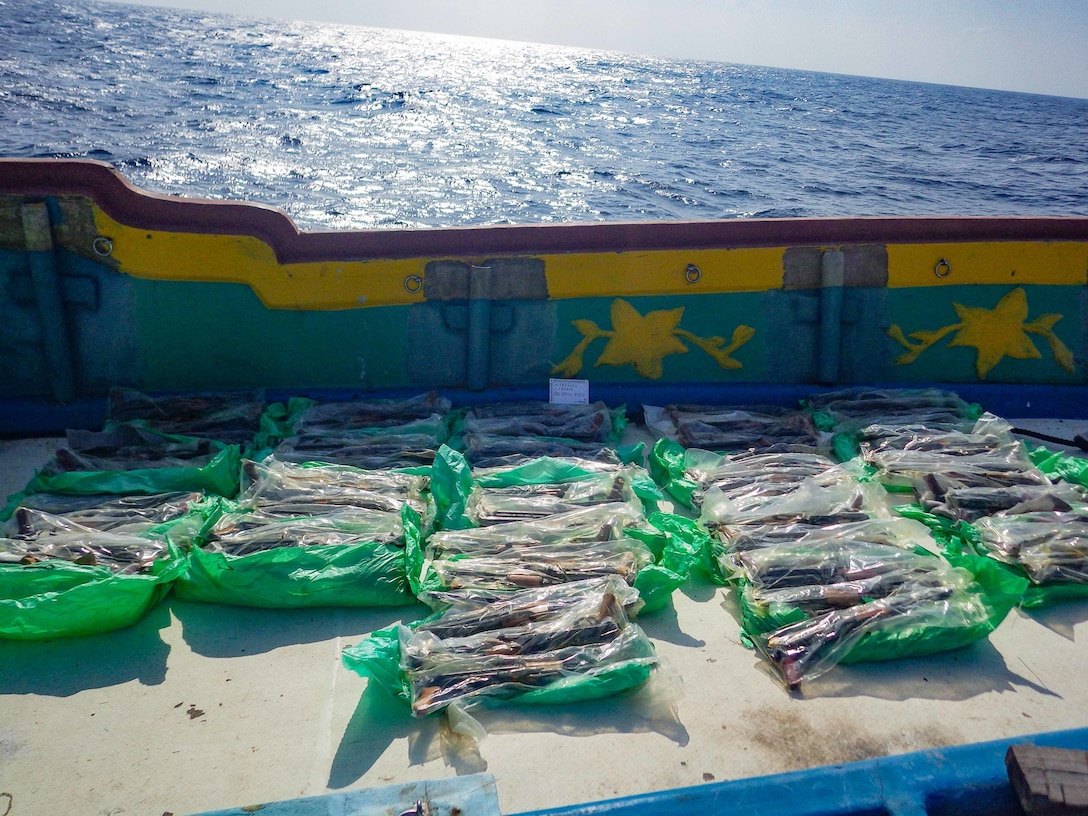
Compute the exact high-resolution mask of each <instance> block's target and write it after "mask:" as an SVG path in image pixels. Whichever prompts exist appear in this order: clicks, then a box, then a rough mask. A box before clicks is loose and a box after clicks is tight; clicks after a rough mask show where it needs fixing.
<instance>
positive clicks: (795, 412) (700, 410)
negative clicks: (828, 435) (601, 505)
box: [643, 405, 822, 453]
mask: <svg viewBox="0 0 1088 816" xmlns="http://www.w3.org/2000/svg"><path fill="white" fill-rule="evenodd" d="M643 410H644V414H645V418H646V427H647V428H648V429H650V430H651V431H653V432H654V433H656V434H657V435H658V436H660V437H665V438H668V439H673V440H675V441H676V442H678V443H679V444H680V446H681V447H684V448H698V449H700V450H708V451H713V452H716V453H736V452H739V451H745V450H759V451H763V452H768V453H777V452H803V451H810V452H818V451H819V450H820V448H821V445H822V438H821V434H820V432H819V431H818V430H817V429H816V424H815V423H814V422H813V420H812V416H811V414H809V413H808V412H807V411H802V410H800V409H797V408H784V407H780V406H776V405H763V406H746V407H728V406H713V405H668V406H666V407H664V408H661V407H657V406H652V405H646V406H643Z"/></svg>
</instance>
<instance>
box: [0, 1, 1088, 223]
mask: <svg viewBox="0 0 1088 816" xmlns="http://www.w3.org/2000/svg"><path fill="white" fill-rule="evenodd" d="M0 156H5V157H43V156H64V157H67V156H71V157H89V158H94V159H100V160H102V161H106V162H109V163H111V164H113V165H114V166H115V167H117V168H118V169H119V170H120V171H121V172H122V173H123V174H124V175H125V176H126V177H127V178H128V179H129V180H130V181H132V182H133V183H134V184H136V185H138V186H140V187H143V188H146V189H148V190H153V191H156V192H160V193H167V194H175V195H180V196H187V197H204V198H217V199H240V200H248V201H254V202H259V203H262V204H267V205H271V206H275V207H279V208H281V209H283V210H285V211H287V212H288V213H289V214H290V215H291V216H292V217H293V218H294V220H295V221H296V223H297V224H298V225H299V227H300V228H302V229H310V230H314V229H362V228H378V229H381V228H400V227H436V226H458V225H468V224H501V223H543V222H586V221H617V220H624V221H638V220H660V219H707V218H751V217H775V216H855V215H1088V100H1077V99H1065V98H1058V97H1048V96H1035V95H1028V94H1014V93H1007V92H999V91H988V90H979V89H970V88H959V87H950V86H941V85H927V84H918V83H907V82H895V81H888V80H879V79H867V78H861V77H849V76H837V75H829V74H819V73H809V72H803V71H789V70H780V69H774V68H759V67H752V66H744V65H734V64H729V63H720V62H697V61H684V60H675V59H660V58H653V57H643V56H634V55H629V54H619V53H614V52H604V51H592V50H584V49H571V48H562V47H555V46H545V45H531V44H524V43H510V42H499V41H489V40H481V39H471V38H462V37H451V36H441V35H432V34H420V33H409V32H402V31H388V30H380V29H371V28H361V27H352V26H345V25H330V24H317V23H305V22H284V21H268V20H258V19H250V18H240V17H233V16H226V15H213V14H204V13H199V12H184V11H173V10H164V9H155V8H146V7H140V6H128V5H122V4H115V3H106V2H93V1H92V2H82V1H81V2H66V1H65V0H0Z"/></svg>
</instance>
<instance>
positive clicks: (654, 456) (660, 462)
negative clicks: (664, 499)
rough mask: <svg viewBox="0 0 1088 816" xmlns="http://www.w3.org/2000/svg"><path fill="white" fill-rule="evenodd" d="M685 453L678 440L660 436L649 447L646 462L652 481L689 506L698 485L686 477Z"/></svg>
mask: <svg viewBox="0 0 1088 816" xmlns="http://www.w3.org/2000/svg"><path fill="white" fill-rule="evenodd" d="M685 454H686V451H685V450H684V448H683V446H682V445H681V444H680V443H679V442H676V441H674V440H672V439H666V438H664V437H662V438H661V439H659V440H657V441H656V442H655V443H654V446H653V447H652V448H651V449H650V456H649V459H648V464H649V468H650V475H651V476H653V479H654V481H655V482H657V484H659V485H661V487H662V488H663V489H664V490H665V491H666V492H667V493H668V494H669V495H671V496H672V497H673V498H675V499H676V500H677V501H679V502H680V503H681V504H682V505H684V506H685V507H691V506H692V500H691V496H692V494H693V493H694V492H695V491H696V490H697V489H698V488H699V485H697V484H696V483H695V482H694V481H693V480H691V479H689V478H688V477H687V472H686V469H685V467H684V457H685Z"/></svg>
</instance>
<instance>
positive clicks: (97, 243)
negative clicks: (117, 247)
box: [91, 235, 113, 258]
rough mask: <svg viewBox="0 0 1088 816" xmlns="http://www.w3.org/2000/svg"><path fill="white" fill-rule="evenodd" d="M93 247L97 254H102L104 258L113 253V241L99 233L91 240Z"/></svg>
mask: <svg viewBox="0 0 1088 816" xmlns="http://www.w3.org/2000/svg"><path fill="white" fill-rule="evenodd" d="M91 249H93V250H94V254H95V255H101V256H102V257H103V258H105V257H107V256H108V255H111V254H112V253H113V241H111V240H110V239H109V238H105V237H103V236H101V235H99V236H98V237H97V238H95V239H94V240H93V241H91Z"/></svg>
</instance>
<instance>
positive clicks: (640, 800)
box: [518, 728, 1088, 816]
mask: <svg viewBox="0 0 1088 816" xmlns="http://www.w3.org/2000/svg"><path fill="white" fill-rule="evenodd" d="M829 738H831V737H830V735H829ZM1021 743H1033V744H1035V745H1042V746H1048V747H1053V748H1075V749H1081V750H1088V728H1080V729H1075V730H1070V731H1053V732H1048V733H1043V734H1033V735H1028V736H1024V737H1014V738H1011V739H1001V740H995V741H993V742H980V743H975V744H972V745H963V746H957V747H953V748H938V749H933V750H929V751H919V752H916V753H911V754H902V755H899V756H894V757H883V758H880V759H870V760H864V761H862V762H855V763H851V764H849V765H830V766H826V767H822V768H814V769H811V770H806V771H795V772H792V773H783V774H775V775H773V776H763V777H754V778H751V779H739V780H733V781H729V782H714V783H710V784H706V785H698V786H695V787H690V788H678V789H675V790H670V791H662V792H659V793H651V794H644V795H639V796H629V797H625V798H622V799H612V800H606V801H601V802H593V803H586V804H579V805H573V806H571V807H564V808H555V809H551V810H538V811H532V812H527V813H522V814H518V816H647V814H654V815H655V816H691V814H694V813H701V814H714V815H715V816H742V815H743V816H753V814H758V816H833V815H834V814H838V815H839V816H870V815H876V814H880V815H881V816H922V815H923V814H928V816H951V814H986V816H1006V814H1008V816H1016V815H1017V814H1022V813H1023V811H1022V810H1021V808H1020V805H1019V803H1018V801H1017V799H1016V795H1015V793H1014V792H1013V790H1012V787H1011V785H1010V784H1009V781H1008V775H1007V771H1006V769H1005V752H1006V751H1007V750H1008V748H1009V746H1010V745H1014V744H1021Z"/></svg>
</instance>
